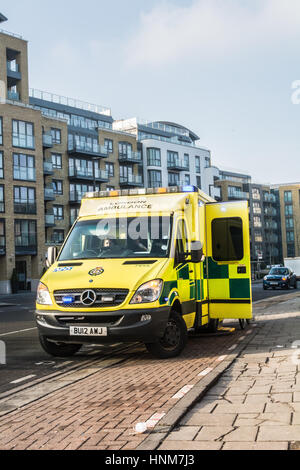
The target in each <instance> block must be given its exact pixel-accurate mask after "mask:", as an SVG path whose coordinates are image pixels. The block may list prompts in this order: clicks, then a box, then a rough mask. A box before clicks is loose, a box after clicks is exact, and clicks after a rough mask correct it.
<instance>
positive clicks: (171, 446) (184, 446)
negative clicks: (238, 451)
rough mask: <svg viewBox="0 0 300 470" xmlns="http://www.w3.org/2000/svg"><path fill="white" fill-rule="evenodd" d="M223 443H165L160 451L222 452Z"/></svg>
mask: <svg viewBox="0 0 300 470" xmlns="http://www.w3.org/2000/svg"><path fill="white" fill-rule="evenodd" d="M221 447H222V442H198V441H165V442H164V443H163V444H162V445H161V446H160V447H159V450H221Z"/></svg>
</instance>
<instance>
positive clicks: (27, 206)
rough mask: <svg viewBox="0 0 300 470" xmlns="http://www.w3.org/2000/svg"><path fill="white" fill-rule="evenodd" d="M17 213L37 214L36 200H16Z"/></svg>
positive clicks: (15, 209)
mask: <svg viewBox="0 0 300 470" xmlns="http://www.w3.org/2000/svg"><path fill="white" fill-rule="evenodd" d="M14 212H15V214H36V203H35V202H18V201H15V202H14Z"/></svg>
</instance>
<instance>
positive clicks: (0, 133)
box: [0, 117, 3, 145]
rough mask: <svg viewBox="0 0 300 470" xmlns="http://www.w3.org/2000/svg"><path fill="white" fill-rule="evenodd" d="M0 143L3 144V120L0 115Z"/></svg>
mask: <svg viewBox="0 0 300 470" xmlns="http://www.w3.org/2000/svg"><path fill="white" fill-rule="evenodd" d="M0 145H3V120H2V117H0Z"/></svg>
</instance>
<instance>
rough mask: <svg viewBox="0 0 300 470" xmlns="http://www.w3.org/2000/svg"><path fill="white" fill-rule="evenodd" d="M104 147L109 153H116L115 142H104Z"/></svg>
mask: <svg viewBox="0 0 300 470" xmlns="http://www.w3.org/2000/svg"><path fill="white" fill-rule="evenodd" d="M104 147H105V148H106V149H107V150H108V152H109V153H113V152H114V141H113V140H111V139H105V140H104Z"/></svg>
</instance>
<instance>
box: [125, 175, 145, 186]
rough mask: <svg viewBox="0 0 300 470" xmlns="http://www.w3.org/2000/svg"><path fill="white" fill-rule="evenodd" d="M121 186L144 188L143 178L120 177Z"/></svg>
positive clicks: (137, 176)
mask: <svg viewBox="0 0 300 470" xmlns="http://www.w3.org/2000/svg"><path fill="white" fill-rule="evenodd" d="M120 186H132V187H143V178H142V177H141V176H140V175H128V176H120Z"/></svg>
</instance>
